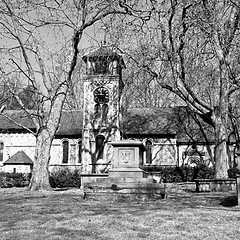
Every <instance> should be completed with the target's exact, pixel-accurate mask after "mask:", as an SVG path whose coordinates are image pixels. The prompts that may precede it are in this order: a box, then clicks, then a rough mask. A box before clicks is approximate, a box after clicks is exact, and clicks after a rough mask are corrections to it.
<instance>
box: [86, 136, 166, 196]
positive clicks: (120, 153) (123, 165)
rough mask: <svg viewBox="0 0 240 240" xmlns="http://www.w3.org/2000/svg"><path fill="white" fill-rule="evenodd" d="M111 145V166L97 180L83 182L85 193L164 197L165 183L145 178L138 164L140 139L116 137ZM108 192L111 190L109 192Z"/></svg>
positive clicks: (141, 154) (139, 162)
mask: <svg viewBox="0 0 240 240" xmlns="http://www.w3.org/2000/svg"><path fill="white" fill-rule="evenodd" d="M111 144H112V146H113V150H114V154H113V156H114V157H113V163H112V169H110V170H109V177H108V179H99V180H96V182H94V183H93V182H92V183H86V184H85V185H84V187H85V189H86V191H88V192H86V193H87V196H89V195H91V196H94V194H95V196H98V195H99V194H100V195H104V194H105V195H106V194H107V195H108V196H109V197H110V195H111V196H116V197H120V198H122V197H123V196H124V197H125V198H130V199H132V198H134V199H142V198H143V199H145V198H155V199H156V198H164V197H165V186H164V185H163V184H160V183H153V179H152V178H144V176H145V175H146V174H144V171H143V170H142V169H140V168H139V166H140V165H143V153H144V151H145V147H144V146H143V144H142V142H140V141H129V140H124V141H117V142H112V143H111ZM110 193H111V194H110Z"/></svg>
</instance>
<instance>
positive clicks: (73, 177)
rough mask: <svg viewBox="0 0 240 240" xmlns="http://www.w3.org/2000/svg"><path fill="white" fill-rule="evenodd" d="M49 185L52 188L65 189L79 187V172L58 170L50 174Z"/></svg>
mask: <svg viewBox="0 0 240 240" xmlns="http://www.w3.org/2000/svg"><path fill="white" fill-rule="evenodd" d="M50 184H51V186H52V187H53V188H67V187H80V186H81V173H80V171H79V170H74V171H71V170H69V169H67V168H66V169H60V170H57V171H54V172H52V173H51V174H50Z"/></svg>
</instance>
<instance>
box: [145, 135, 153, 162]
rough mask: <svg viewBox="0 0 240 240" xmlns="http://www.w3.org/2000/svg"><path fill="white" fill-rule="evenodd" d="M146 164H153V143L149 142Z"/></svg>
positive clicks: (147, 143)
mask: <svg viewBox="0 0 240 240" xmlns="http://www.w3.org/2000/svg"><path fill="white" fill-rule="evenodd" d="M145 144H146V163H149V164H151V163H152V145H153V144H152V141H151V140H149V139H148V140H147V141H146V143H145Z"/></svg>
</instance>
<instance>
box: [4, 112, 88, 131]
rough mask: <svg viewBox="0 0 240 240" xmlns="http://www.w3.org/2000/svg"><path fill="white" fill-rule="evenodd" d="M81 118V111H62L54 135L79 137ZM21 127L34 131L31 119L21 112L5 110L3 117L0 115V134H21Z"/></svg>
mask: <svg viewBox="0 0 240 240" xmlns="http://www.w3.org/2000/svg"><path fill="white" fill-rule="evenodd" d="M5 115H6V116H7V117H6V116H5ZM82 118H83V113H82V111H81V110H74V111H64V110H63V111H62V116H61V119H60V124H59V128H58V130H57V133H56V135H81V134H82ZM10 119H11V120H10ZM22 126H24V127H27V128H29V129H31V130H34V129H36V127H35V125H34V122H33V121H32V119H31V118H30V117H29V116H28V115H27V114H26V113H25V112H24V111H22V110H6V111H4V115H3V114H0V131H1V132H22V131H24V129H23V128H22Z"/></svg>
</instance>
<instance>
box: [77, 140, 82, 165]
mask: <svg viewBox="0 0 240 240" xmlns="http://www.w3.org/2000/svg"><path fill="white" fill-rule="evenodd" d="M81 149H82V141H81V140H80V141H78V148H77V150H78V163H82V151H81Z"/></svg>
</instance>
